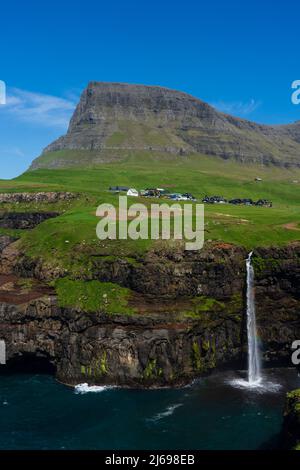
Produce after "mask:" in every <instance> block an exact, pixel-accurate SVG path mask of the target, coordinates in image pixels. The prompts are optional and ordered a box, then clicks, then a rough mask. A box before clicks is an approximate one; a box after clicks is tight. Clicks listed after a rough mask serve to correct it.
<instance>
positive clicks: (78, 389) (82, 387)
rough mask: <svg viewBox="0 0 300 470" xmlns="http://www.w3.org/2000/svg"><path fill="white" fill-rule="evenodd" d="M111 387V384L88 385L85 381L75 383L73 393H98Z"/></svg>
mask: <svg viewBox="0 0 300 470" xmlns="http://www.w3.org/2000/svg"><path fill="white" fill-rule="evenodd" d="M111 388H113V387H112V386H110V387H109V386H104V385H89V384H87V383H83V384H78V385H75V387H74V390H75V393H80V394H83V393H91V392H92V393H100V392H105V390H109V389H111Z"/></svg>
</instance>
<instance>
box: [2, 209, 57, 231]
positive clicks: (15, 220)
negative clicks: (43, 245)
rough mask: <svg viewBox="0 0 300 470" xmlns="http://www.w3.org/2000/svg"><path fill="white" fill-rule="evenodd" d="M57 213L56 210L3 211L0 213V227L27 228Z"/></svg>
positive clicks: (51, 217) (55, 215)
mask: <svg viewBox="0 0 300 470" xmlns="http://www.w3.org/2000/svg"><path fill="white" fill-rule="evenodd" d="M58 215H59V213H58V212H4V213H0V227H1V228H8V229H16V230H29V229H32V228H34V227H36V226H37V225H39V224H41V223H42V222H44V221H45V220H48V219H53V218H54V217H58Z"/></svg>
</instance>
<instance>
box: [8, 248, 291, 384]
mask: <svg viewBox="0 0 300 470" xmlns="http://www.w3.org/2000/svg"><path fill="white" fill-rule="evenodd" d="M14 247H15V244H14V243H12V244H11V245H8V246H6V248H4V250H3V252H2V259H3V260H7V259H9V256H8V254H9V253H8V252H9V249H10V251H13V248H14ZM245 258H246V252H245V250H244V249H242V248H239V247H235V246H233V245H228V244H215V245H214V246H210V247H209V249H204V250H202V251H201V252H199V253H196V252H184V251H180V250H178V251H177V252H176V251H173V252H172V251H170V252H165V253H164V252H161V251H160V252H159V253H155V252H152V253H148V255H147V256H146V258H145V259H144V260H140V261H139V262H138V263H129V262H128V261H126V260H117V259H116V260H111V261H103V260H102V261H100V260H96V261H95V264H94V268H93V271H92V276H93V278H94V279H98V280H102V281H104V282H105V281H110V282H115V283H118V284H121V285H123V286H127V287H130V288H131V289H132V291H133V294H132V297H131V299H130V302H131V305H132V306H133V307H134V308H135V311H136V313H135V314H131V315H129V314H126V313H124V312H122V311H120V312H119V313H118V314H115V315H108V314H107V313H105V312H104V311H95V312H93V313H87V312H84V311H82V310H80V309H74V308H66V307H61V306H60V305H58V300H57V297H56V294H55V291H54V290H53V288H49V287H48V285H47V284H45V283H44V282H45V280H47V281H48V280H50V278H51V276H53V273H52V272H48V273H47V272H45V271H43V269H42V267H41V266H40V265H39V264H38V263H34V262H32V263H31V264H30V263H29V262H28V259H26V257H23V258H22V257H21V258H19V259H18V261H17V262H16V259H15V261H12V259H13V256H11V259H10V263H8V264H7V266H8V267H9V269H7V270H6V274H3V276H2V278H1V279H0V284H1V285H0V338H1V339H4V340H5V341H6V344H7V358H8V367H9V364H10V362H11V363H13V362H14V361H16V360H17V359H18V358H19V359H22V358H23V359H24V358H25V359H26V357H29V358H32V357H43V358H45V359H46V360H47V361H49V363H51V364H53V366H54V367H55V369H56V376H57V378H58V379H59V380H61V381H62V382H65V383H68V384H76V383H79V382H88V383H98V384H119V385H128V386H139V387H147V386H165V385H179V384H180V385H181V384H184V383H187V382H189V381H191V380H192V379H193V378H195V377H197V376H199V375H201V374H205V373H208V372H209V371H211V370H213V369H215V368H217V367H223V366H228V365H230V364H231V365H232V364H234V365H235V366H236V367H242V366H245V364H246V351H247V338H246V331H245V330H246V325H245V288H246V285H245V281H246V279H245V275H246V273H245ZM3 260H2V272H3V271H5V269H4V268H5V266H3ZM253 261H254V266H255V273H256V301H257V323H258V328H259V334H260V338H261V348H262V352H263V357H264V360H265V362H266V363H269V364H272V365H273V364H282V363H285V364H290V348H291V343H292V342H293V341H294V340H295V339H297V338H299V337H300V314H299V312H300V297H299V292H298V287H297V286H299V275H300V244H299V243H294V244H291V245H289V246H287V247H284V248H274V249H273V248H270V249H257V250H256V251H255V254H254V258H253ZM9 270H10V271H11V273H9V272H8V271H9ZM26 274H27V275H28V276H27V280H25V281H26V282H25V281H24V275H26ZM55 275H56V274H55ZM58 275H60V273H58ZM20 276H22V277H21V278H20ZM37 278H38V279H37ZM20 279H22V283H21V285H20V282H21V281H20ZM28 283H31V284H30V285H28Z"/></svg>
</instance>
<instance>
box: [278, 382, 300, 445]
mask: <svg viewBox="0 0 300 470" xmlns="http://www.w3.org/2000/svg"><path fill="white" fill-rule="evenodd" d="M282 444H283V447H284V448H286V449H292V450H300V390H293V391H292V392H289V393H288V394H287V397H286V404H285V410H284V421H283V429H282Z"/></svg>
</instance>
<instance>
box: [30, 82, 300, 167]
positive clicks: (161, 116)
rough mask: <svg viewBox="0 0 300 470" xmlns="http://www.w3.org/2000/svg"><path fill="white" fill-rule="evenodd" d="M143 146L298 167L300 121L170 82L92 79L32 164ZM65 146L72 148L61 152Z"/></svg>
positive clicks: (63, 163)
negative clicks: (208, 98)
mask: <svg viewBox="0 0 300 470" xmlns="http://www.w3.org/2000/svg"><path fill="white" fill-rule="evenodd" d="M144 150H147V151H150V152H156V153H162V152H163V153H171V154H178V155H188V154H195V153H199V154H207V155H217V156H220V157H222V158H225V159H228V158H234V159H236V160H238V161H241V162H248V163H249V162H253V163H260V164H262V163H263V164H274V165H280V166H286V167H289V166H298V167H299V166H300V122H297V123H295V124H292V125H287V126H276V127H275V126H265V125H259V124H255V123H253V122H250V121H246V120H243V119H239V118H235V117H232V116H229V115H225V114H223V113H220V112H218V111H217V110H215V109H214V108H213V107H211V106H209V105H208V104H207V103H204V102H203V101H200V100H199V99H197V98H194V97H193V96H190V95H188V94H186V93H181V92H178V91H174V90H170V89H167V88H162V87H155V86H144V85H129V84H124V83H102V82H90V83H89V85H88V87H87V88H86V89H85V90H84V91H83V93H82V96H81V98H80V102H79V104H78V106H77V108H76V110H75V112H74V115H73V117H72V119H71V122H70V126H69V129H68V132H67V134H66V135H65V136H63V137H60V138H59V139H58V140H56V141H55V142H53V143H52V144H50V145H49V146H48V147H46V148H45V150H44V152H43V155H42V156H41V157H40V158H38V159H36V160H35V161H34V162H33V164H32V166H31V169H36V168H57V167H67V166H74V165H77V166H78V165H79V166H80V165H82V163H83V161H82V159H83V160H84V165H89V164H90V165H93V164H97V163H101V162H103V161H107V160H109V159H111V158H122V157H123V156H124V155H125V156H126V152H129V151H137V152H138V151H144ZM62 151H69V152H73V154H72V153H71V155H70V153H69V154H68V157H67V158H66V155H65V154H64V153H62ZM75 151H81V153H79V154H78V153H76V152H75ZM56 152H57V153H56ZM82 152H86V153H87V155H84V158H83V157H82V156H83V153H82Z"/></svg>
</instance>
